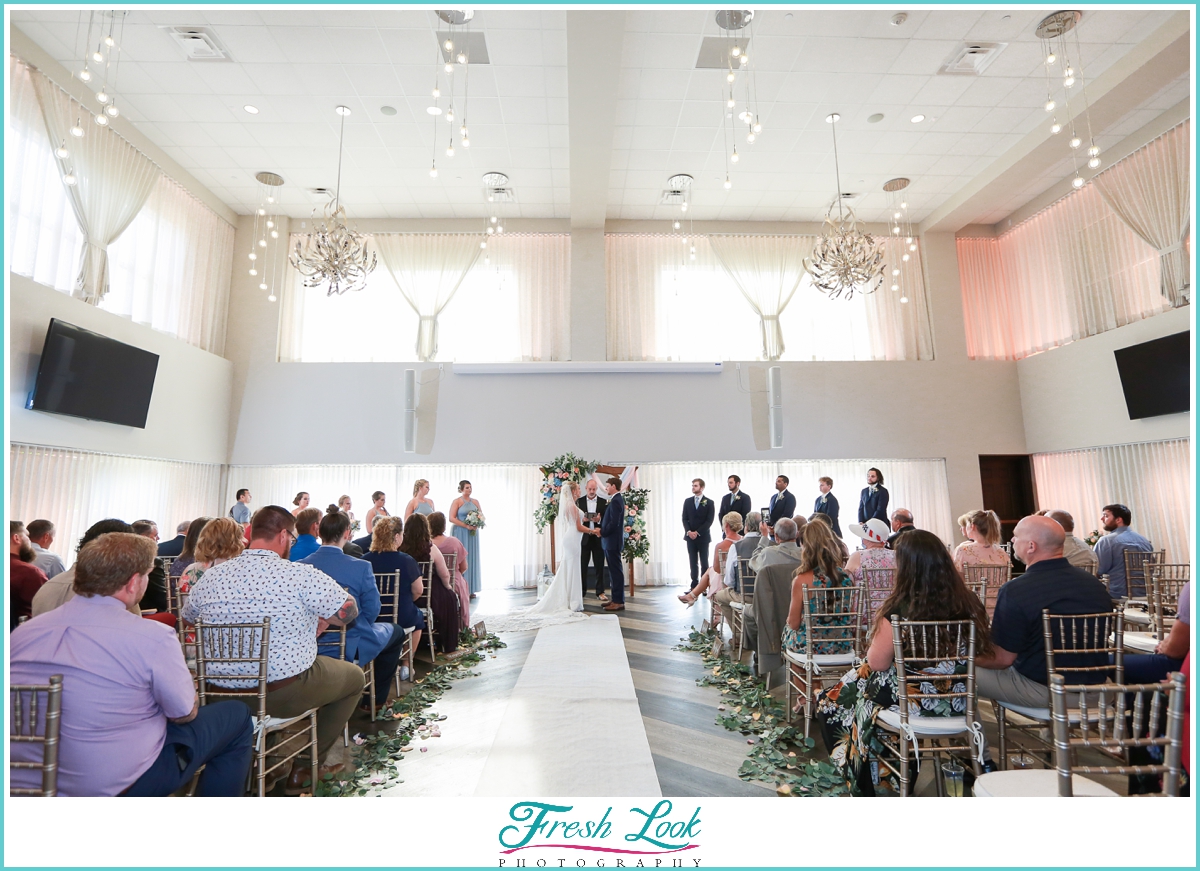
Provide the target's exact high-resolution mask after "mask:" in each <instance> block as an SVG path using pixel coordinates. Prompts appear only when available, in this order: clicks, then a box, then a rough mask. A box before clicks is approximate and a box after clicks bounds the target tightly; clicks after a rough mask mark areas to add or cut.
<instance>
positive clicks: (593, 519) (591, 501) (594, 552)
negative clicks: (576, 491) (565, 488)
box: [575, 478, 609, 602]
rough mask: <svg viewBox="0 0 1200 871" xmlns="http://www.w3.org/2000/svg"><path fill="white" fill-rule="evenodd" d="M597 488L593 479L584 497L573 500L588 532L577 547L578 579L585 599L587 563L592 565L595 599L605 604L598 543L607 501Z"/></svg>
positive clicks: (602, 568) (602, 555) (602, 570)
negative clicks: (594, 580) (594, 573)
mask: <svg viewBox="0 0 1200 871" xmlns="http://www.w3.org/2000/svg"><path fill="white" fill-rule="evenodd" d="M598 487H599V485H598V484H597V483H596V479H595V478H591V479H589V480H588V482H587V485H586V487H585V488H584V495H582V496H580V497H579V498H578V499H577V500H575V505H576V506H577V507H578V508H579V513H580V515H581V516H582V518H583V525H584V527H586V528H587V530H588V531H587V532H585V533H583V541H582V542H580V547H579V551H580V557H579V558H580V567H579V577H580V578H581V579H582V582H583V595H584V597H585V598H586V596H587V588H588V563H589V562H590V563H592V564H593V565H594V566H595V567H596V598H597V599H599V600H600V601H601V602H607V601H609V598H608V596H606V595H604V546H603V545H602V544H601V542H600V520H601V518H602V517H603V516H604V509H605V508H606V507H607V506H608V500H607V499H605V498H604V497H603V496H601V495H599V493H598V492H597V490H598Z"/></svg>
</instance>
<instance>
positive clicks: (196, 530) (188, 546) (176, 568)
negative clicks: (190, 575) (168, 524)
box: [171, 502, 244, 578]
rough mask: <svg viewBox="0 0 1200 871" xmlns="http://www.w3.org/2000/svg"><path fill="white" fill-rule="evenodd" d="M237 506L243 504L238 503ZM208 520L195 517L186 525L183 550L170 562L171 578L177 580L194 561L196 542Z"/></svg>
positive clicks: (208, 518) (209, 518) (207, 518)
mask: <svg viewBox="0 0 1200 871" xmlns="http://www.w3.org/2000/svg"><path fill="white" fill-rule="evenodd" d="M238 504H239V505H240V504H244V503H240V502H239V503H238ZM210 520H212V518H211V517H197V518H196V519H195V520H193V521H192V522H191V523H189V524H188V531H187V535H186V536H185V537H184V539H183V549H182V550H181V551H180V552H179V556H177V557H175V559H174V560H173V561H172V562H171V577H173V578H178V577H179V576H180V575H182V574H183V570H184V569H186V568H187V567H188V566H190V565H191V564H192V562H193V561H194V560H195V559H196V542H197V541H199V540H200V533H201V532H202V531H203V530H204V527H205V525H206V524H207V523H208V522H209V521H210Z"/></svg>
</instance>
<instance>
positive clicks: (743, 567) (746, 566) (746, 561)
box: [729, 557, 755, 662]
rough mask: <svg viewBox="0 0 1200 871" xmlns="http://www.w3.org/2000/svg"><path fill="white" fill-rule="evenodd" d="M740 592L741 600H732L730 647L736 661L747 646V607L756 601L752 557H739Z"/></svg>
mask: <svg viewBox="0 0 1200 871" xmlns="http://www.w3.org/2000/svg"><path fill="white" fill-rule="evenodd" d="M737 570H738V594H739V595H740V596H741V601H740V602H731V603H730V607H731V608H732V612H731V616H732V617H733V619H732V620H730V621H729V622H730V627H729V628H730V631H731V632H732V633H733V637H732V638H731V639H730V642H729V643H730V647H731V648H732V649H733V653H734V656H733V659H734V661H735V662H737V661H739V660H741V658H742V649H743V647H744V646H745V640H746V639H745V635H746V607H747V606H748V605H750V604H751V603H752V602H753V601H754V577H755V575H754V572H753V571H751V570H750V558H749V557H738V567H737Z"/></svg>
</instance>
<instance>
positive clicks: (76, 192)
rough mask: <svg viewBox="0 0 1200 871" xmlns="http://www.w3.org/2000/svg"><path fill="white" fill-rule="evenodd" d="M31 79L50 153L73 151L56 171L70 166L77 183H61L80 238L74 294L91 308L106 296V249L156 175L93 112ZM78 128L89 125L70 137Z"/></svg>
mask: <svg viewBox="0 0 1200 871" xmlns="http://www.w3.org/2000/svg"><path fill="white" fill-rule="evenodd" d="M30 79H31V81H32V82H33V89H34V91H35V92H36V93H37V98H38V103H39V105H41V107H42V118H43V120H44V121H45V124H46V133H47V135H48V136H49V141H50V148H51V149H54V148H57V147H58V146H59V144H60V143H66V144H67V148H68V149H70V152H71V156H70V158H68V159H67V160H65V161H62V162H60V163H59V166H60V168H62V169H63V170H64V171H65V169H66V168H67V166H70V168H72V169H73V170H74V174H75V176H76V178H77V179H78V180H77V182H76V183H75V184H74V185H67V184H66V183H65V182H64V187H65V188H66V191H67V196H68V198H69V199H70V202H71V206H72V208H73V210H74V212H75V218H76V220H77V221H78V222H79V227H80V229H81V230H82V231H83V235H84V246H83V253H82V256H81V257H80V262H79V273H78V275H77V276H76V278H75V286H74V295H75V296H77V297H79V298H80V299H83V300H86V301H87V302H90V303H93V304H95V303H98V302H99V301H100V300H102V299H104V296H105V294H107V293H108V285H109V273H108V246H109V245H110V244H112V243H113V242H114V241H115V240H116V238H117V237H118V236H120V235H121V233H123V232H124V231H125V228H126V227H128V226H129V222H130V221H132V220H133V219H134V217H136V216H137V213H138V212H139V211H141V208H142V206H143V205H144V204H145V202H146V200H147V198H148V197H149V196H150V193H151V192H152V191H153V190H154V185H155V183H156V182H157V181H158V177H159V175H160V172H159V170H158V167H156V166H155V165H154V164H153V163H151V162H150V161H149V160H148V159H147V158H146V156H145V155H143V154H142V153H141V152H139V151H138V150H137V149H136V148H134V147H133V146H132V145H130V144H129V143H128V142H126V141H125V140H124V139H122V138H121V137H120V136H118V135H117V134H116V133H114V132H113V131H112V130H110V129H108V128H107V127H99V126H97V125H96V124H94V123H92V122H91V115H92V113H91V107H84V106H82V105H80V104H79V103H78V102H77V101H76V100H74V99H72V98H71V96H70V95H69V94H67V92H66V91H64V90H63V89H62V88H60V87H59V86H58V85H56V84H55V83H54V82H52V81H50V80H49V79H48V78H46V77H45V76H44V75H42V74H41V73H40V72H37V71H36V70H31V71H30ZM82 119H87V120H86V121H84V120H82ZM76 123H78V124H80V125H81V126H82V125H83V124H85V123H86V124H87V127H85V128H84V134H83V136H81V137H79V138H75V137H74V136H71V134H70V130H71V127H72V126H74V125H75V124H76Z"/></svg>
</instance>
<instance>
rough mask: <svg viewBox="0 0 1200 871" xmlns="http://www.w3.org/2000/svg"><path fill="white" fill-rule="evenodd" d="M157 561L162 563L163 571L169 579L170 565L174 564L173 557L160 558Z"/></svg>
mask: <svg viewBox="0 0 1200 871" xmlns="http://www.w3.org/2000/svg"><path fill="white" fill-rule="evenodd" d="M159 560H161V561H162V564H163V571H164V572H166V573H167V576H168V577H170V575H171V563H173V562H175V557H173V556H160V557H159Z"/></svg>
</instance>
